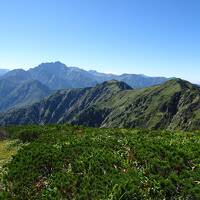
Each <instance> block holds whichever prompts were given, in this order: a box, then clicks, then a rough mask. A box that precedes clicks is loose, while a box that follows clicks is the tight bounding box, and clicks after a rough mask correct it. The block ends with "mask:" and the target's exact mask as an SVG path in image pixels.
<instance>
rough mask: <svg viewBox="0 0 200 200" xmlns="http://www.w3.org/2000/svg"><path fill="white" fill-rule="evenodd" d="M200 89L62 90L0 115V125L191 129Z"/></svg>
mask: <svg viewBox="0 0 200 200" xmlns="http://www.w3.org/2000/svg"><path fill="white" fill-rule="evenodd" d="M199 119H200V89H199V88H198V87H196V86H195V85H193V84H191V83H189V82H187V81H184V80H181V79H175V80H169V81H168V82H166V83H164V84H162V85H158V86H152V87H148V88H144V89H137V90H136V89H132V88H131V87H130V86H128V85H127V84H126V83H123V82H118V81H116V80H112V81H107V82H104V83H102V84H98V85H96V86H95V87H88V88H84V89H68V90H60V91H57V92H56V93H54V94H52V95H50V96H49V97H48V98H45V100H43V101H41V102H39V103H36V104H33V105H32V106H29V107H28V108H21V109H15V110H14V111H11V112H7V113H4V115H1V116H0V124H1V125H6V124H31V123H33V124H34V123H35V124H49V123H50V124H51V123H65V122H68V123H71V124H78V125H86V126H94V127H131V128H133V127H138V128H150V129H171V130H175V129H181V130H194V129H199V127H200V120H199Z"/></svg>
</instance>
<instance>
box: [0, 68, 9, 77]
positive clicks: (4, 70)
mask: <svg viewBox="0 0 200 200" xmlns="http://www.w3.org/2000/svg"><path fill="white" fill-rule="evenodd" d="M7 72H9V69H0V76H3V75H4V74H6V73H7Z"/></svg>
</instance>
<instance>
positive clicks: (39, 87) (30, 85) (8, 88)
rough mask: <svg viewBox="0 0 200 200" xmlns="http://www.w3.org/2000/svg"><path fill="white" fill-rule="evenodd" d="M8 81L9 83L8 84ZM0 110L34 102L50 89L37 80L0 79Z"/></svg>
mask: <svg viewBox="0 0 200 200" xmlns="http://www.w3.org/2000/svg"><path fill="white" fill-rule="evenodd" d="M8 83H10V84H8ZM0 86H1V87H2V91H4V93H1V95H0V111H5V110H8V109H11V108H13V107H15V108H16V107H20V106H25V105H30V104H32V103H35V102H37V101H39V100H41V99H42V98H44V97H46V96H48V95H49V94H50V90H49V89H48V88H47V87H46V86H45V85H43V84H41V83H40V82H39V81H36V80H31V81H24V82H23V81H22V82H18V83H17V84H14V82H9V81H7V80H6V81H0Z"/></svg>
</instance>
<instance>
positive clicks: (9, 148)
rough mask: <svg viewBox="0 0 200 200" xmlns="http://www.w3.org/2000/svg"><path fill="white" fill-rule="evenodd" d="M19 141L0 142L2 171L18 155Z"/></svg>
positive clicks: (0, 166)
mask: <svg viewBox="0 0 200 200" xmlns="http://www.w3.org/2000/svg"><path fill="white" fill-rule="evenodd" d="M16 143H17V140H9V139H5V140H0V169H1V168H2V166H3V165H4V164H5V163H6V162H8V161H9V160H10V159H11V157H12V156H13V155H15V154H16V153H17V150H18V148H19V147H18V146H17V144H16Z"/></svg>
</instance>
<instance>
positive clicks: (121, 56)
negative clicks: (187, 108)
mask: <svg viewBox="0 0 200 200" xmlns="http://www.w3.org/2000/svg"><path fill="white" fill-rule="evenodd" d="M199 10H200V1H198V0H0V68H10V69H13V68H25V69H28V68H29V67H34V66H37V65H38V64H39V63H41V62H49V61H57V60H59V61H61V62H64V63H65V64H66V65H68V66H77V67H81V68H84V69H96V70H98V71H101V72H112V73H117V74H120V73H138V74H146V75H150V76H167V77H172V76H176V77H181V78H184V79H187V80H190V81H192V82H200V76H199V75H200V12H199Z"/></svg>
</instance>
